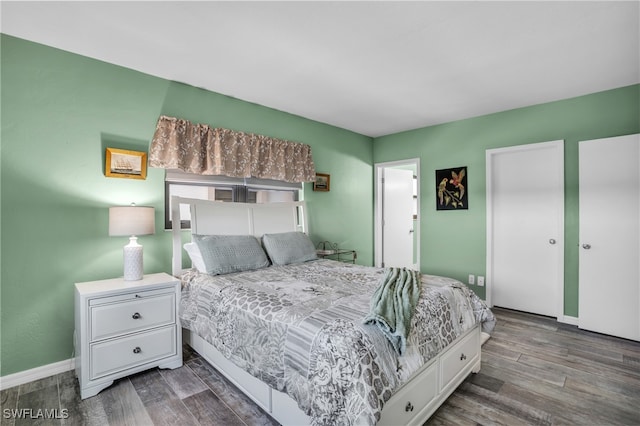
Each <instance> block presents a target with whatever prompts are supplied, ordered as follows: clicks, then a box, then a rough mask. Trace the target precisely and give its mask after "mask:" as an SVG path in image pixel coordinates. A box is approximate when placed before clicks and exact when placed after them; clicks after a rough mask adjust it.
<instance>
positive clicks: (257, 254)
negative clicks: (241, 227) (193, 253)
mask: <svg viewBox="0 0 640 426" xmlns="http://www.w3.org/2000/svg"><path fill="white" fill-rule="evenodd" d="M192 239H193V241H195V243H196V245H197V246H198V249H200V254H201V255H202V260H204V266H205V268H206V271H207V273H208V274H211V275H222V274H229V273H231V272H242V271H250V270H253V269H261V268H266V267H267V266H269V259H268V258H267V255H266V253H265V252H264V250H263V249H262V246H261V245H260V241H258V239H257V238H256V237H254V236H253V235H198V234H194V235H193V236H192Z"/></svg>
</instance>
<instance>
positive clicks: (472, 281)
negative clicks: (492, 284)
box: [469, 274, 476, 285]
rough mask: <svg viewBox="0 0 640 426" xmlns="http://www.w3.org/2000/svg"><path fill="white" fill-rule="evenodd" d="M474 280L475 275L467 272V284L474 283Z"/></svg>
mask: <svg viewBox="0 0 640 426" xmlns="http://www.w3.org/2000/svg"><path fill="white" fill-rule="evenodd" d="M475 282H476V276H475V275H473V274H469V284H471V285H474V284H475Z"/></svg>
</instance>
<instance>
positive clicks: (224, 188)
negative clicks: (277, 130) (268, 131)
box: [164, 170, 302, 229]
mask: <svg viewBox="0 0 640 426" xmlns="http://www.w3.org/2000/svg"><path fill="white" fill-rule="evenodd" d="M300 190H302V184H300V183H289V182H281V181H277V180H269V179H254V178H247V179H241V178H230V177H226V176H203V175H194V174H190V173H184V172H181V171H177V170H167V172H166V175H165V190H164V199H165V201H164V204H165V209H164V227H165V229H171V220H172V218H171V204H170V203H171V197H172V196H174V195H177V196H180V197H186V198H196V199H200V200H212V201H213V200H215V201H222V202H228V203H280V202H287V201H298V200H299V199H300ZM190 214H191V213H190V211H189V208H188V206H180V217H181V218H182V222H181V224H180V226H181V228H182V229H188V228H190V227H191V221H190Z"/></svg>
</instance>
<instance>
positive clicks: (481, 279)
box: [478, 275, 484, 287]
mask: <svg viewBox="0 0 640 426" xmlns="http://www.w3.org/2000/svg"><path fill="white" fill-rule="evenodd" d="M483 285H484V277H482V276H480V275H478V286H480V287H482V286H483Z"/></svg>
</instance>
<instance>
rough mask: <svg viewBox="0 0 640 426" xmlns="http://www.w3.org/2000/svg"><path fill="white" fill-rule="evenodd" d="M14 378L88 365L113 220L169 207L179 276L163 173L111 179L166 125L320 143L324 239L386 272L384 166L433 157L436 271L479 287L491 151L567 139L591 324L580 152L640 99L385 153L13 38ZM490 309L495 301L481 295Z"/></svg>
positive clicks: (157, 243)
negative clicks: (441, 183) (80, 296)
mask: <svg viewBox="0 0 640 426" xmlns="http://www.w3.org/2000/svg"><path fill="white" fill-rule="evenodd" d="M0 54H1V70H2V75H1V80H0V89H1V103H0V111H1V112H2V117H1V119H2V130H1V133H0V138H1V139H0V141H1V144H2V145H1V157H0V161H1V163H0V165H1V167H0V194H1V196H2V200H1V201H2V203H1V207H0V220H1V228H0V229H1V230H2V232H1V234H0V240H1V241H0V263H1V273H0V279H1V282H0V284H1V292H0V294H1V298H0V301H1V309H2V312H1V336H0V338H1V340H0V346H1V358H0V361H1V368H0V375H2V376H4V375H7V374H11V373H15V372H19V371H23V370H27V369H30V368H34V367H38V366H42V365H46V364H50V363H53V362H56V361H61V360H66V359H69V358H71V357H72V356H73V328H74V325H73V284H74V283H75V282H81V281H90V280H97V279H104V278H113V277H117V276H121V275H122V246H124V245H125V244H126V241H125V240H123V239H121V238H110V237H108V236H107V209H108V207H109V206H112V205H126V204H129V203H130V202H132V201H134V202H136V203H137V204H139V205H151V206H154V207H156V225H157V232H156V234H155V235H153V236H144V237H141V238H140V242H141V243H142V244H143V245H144V247H145V272H146V273H152V272H161V271H164V272H170V269H171V266H170V265H171V244H170V234H169V233H167V232H164V231H162V225H161V224H162V223H163V208H164V207H163V205H164V204H163V200H164V192H163V191H164V186H163V180H164V171H163V170H159V169H149V173H148V176H147V179H146V180H144V181H140V180H129V179H114V178H106V177H105V176H104V151H105V148H106V147H115V148H125V149H133V150H138V151H147V149H148V145H149V141H150V139H151V137H152V135H153V132H154V129H155V124H156V120H157V118H158V116H159V115H161V114H166V115H172V116H178V117H181V118H186V119H189V120H191V121H195V122H203V123H208V124H210V125H214V126H221V127H227V128H231V129H236V130H242V131H247V132H255V133H262V134H265V135H270V136H274V137H279V138H283V139H289V140H295V141H299V142H303V143H307V144H309V145H311V146H312V148H313V156H314V160H315V163H316V169H317V171H318V172H321V173H329V174H331V191H330V192H328V193H326V192H317V193H316V192H313V191H311V187H310V185H309V184H305V190H304V198H305V199H306V200H307V202H308V204H309V211H310V227H311V237H312V239H313V240H314V241H320V240H329V241H333V242H337V243H339V244H340V246H341V247H348V248H354V249H356V250H357V251H358V260H359V262H360V263H362V264H372V262H373V164H374V163H377V162H385V161H393V160H401V159H407V158H415V157H420V159H421V164H420V170H421V174H422V182H421V191H422V193H421V200H422V205H421V221H422V222H421V231H422V235H421V250H422V258H421V266H422V270H423V271H424V272H429V273H435V274H441V275H448V276H453V277H455V278H458V279H460V280H463V281H466V275H467V274H468V273H474V274H477V275H483V274H484V270H485V213H484V212H485V193H484V191H485V183H484V181H485V178H484V175H485V168H484V158H485V157H484V156H485V150H486V149H488V148H496V147H503V146H510V145H519V144H525V143H534V142H542V141H549V140H556V139H565V141H566V145H565V158H566V169H565V176H566V177H565V179H566V222H565V229H566V242H565V247H566V249H565V250H566V265H565V314H566V315H571V316H577V292H578V290H577V285H578V284H577V274H578V272H577V270H578V266H577V258H578V252H577V235H578V234H577V232H578V224H577V182H578V176H577V172H578V169H577V141H579V140H584V139H594V138H601V137H608V136H615V135H622V134H629V133H636V132H639V131H640V124H639V122H638V121H639V119H638V117H639V116H640V107H639V104H640V99H639V94H640V86H637V85H636V86H632V87H627V88H621V89H617V90H611V91H607V92H603V93H596V94H593V95H589V96H583V97H580V98H575V99H569V100H564V101H560V102H554V103H549V104H543V105H538V106H533V107H529V108H522V109H518V110H512V111H507V112H502V113H498V114H492V115H488V116H483V117H478V118H474V119H469V120H462V121H458V122H454V123H448V124H443V125H439V126H432V127H428V128H423V129H418V130H414V131H409V132H403V133H399V134H395V135H390V136H385V137H381V138H377V139H375V140H372V139H371V138H369V137H366V136H362V135H358V134H355V133H353V132H349V131H346V130H343V129H338V128H335V127H332V126H329V125H326V124H323V123H318V122H314V121H312V120H308V119H304V118H301V117H297V116H293V115H291V114H287V113H283V112H281V111H276V110H273V109H270V108H266V107H262V106H259V105H255V104H251V103H248V102H243V101H240V100H237V99H233V98H230V97H226V96H223V95H220V94H216V93H213V92H209V91H206V90H202V89H198V88H194V87H191V86H187V85H183V84H179V83H175V82H170V81H167V80H163V79H160V78H156V77H152V76H149V75H145V74H142V73H139V72H136V71H132V70H129V69H125V68H122V67H118V66H115V65H111V64H107V63H103V62H100V61H96V60H93V59H89V58H86V57H82V56H78V55H74V54H70V53H67V52H63V51H60V50H57V49H52V48H49V47H45V46H42V45H39V44H35V43H31V42H27V41H24V40H20V39H17V38H13V37H9V36H6V35H2V36H1V39H0ZM462 165H466V166H467V167H468V172H469V184H468V190H469V191H470V199H469V204H470V208H469V210H467V211H456V212H446V213H444V212H436V211H435V195H434V187H435V182H434V170H436V169H440V168H448V167H455V166H462ZM474 290H476V291H477V292H478V293H480V294H481V295H483V291H484V289H483V288H478V287H475V288H474Z"/></svg>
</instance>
